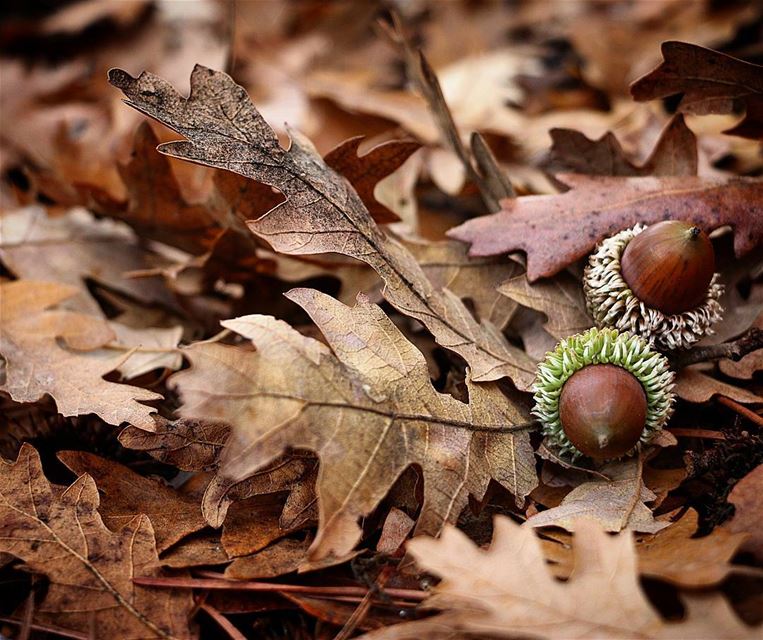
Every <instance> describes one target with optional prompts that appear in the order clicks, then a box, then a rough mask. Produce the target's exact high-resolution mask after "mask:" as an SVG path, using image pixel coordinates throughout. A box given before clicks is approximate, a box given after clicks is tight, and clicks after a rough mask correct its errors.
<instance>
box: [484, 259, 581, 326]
mask: <svg viewBox="0 0 763 640" xmlns="http://www.w3.org/2000/svg"><path fill="white" fill-rule="evenodd" d="M498 293H500V294H502V295H504V296H506V297H508V298H510V299H511V300H513V301H515V302H517V303H519V304H521V305H522V306H523V307H529V308H530V309H535V310H536V311H540V312H541V313H543V314H544V315H545V316H546V318H548V320H547V321H546V323H545V324H544V325H543V326H544V328H545V330H546V331H548V332H549V333H550V334H551V335H552V336H554V337H555V338H557V339H559V340H561V339H562V338H567V337H569V336H571V335H574V334H576V333H581V332H582V331H585V330H586V329H588V328H590V327H591V326H593V324H594V322H593V320H592V319H591V317H590V316H589V315H588V312H587V311H586V303H585V297H584V296H583V287H582V286H581V284H580V281H579V280H576V279H575V278H574V277H572V276H571V275H570V274H568V273H560V274H558V275H556V276H554V277H553V278H549V279H548V280H542V281H541V282H536V283H535V284H530V283H529V282H528V281H527V277H526V276H525V275H524V274H523V275H520V276H516V277H514V278H511V279H510V280H507V281H506V282H504V283H503V284H501V285H500V286H499V287H498Z"/></svg>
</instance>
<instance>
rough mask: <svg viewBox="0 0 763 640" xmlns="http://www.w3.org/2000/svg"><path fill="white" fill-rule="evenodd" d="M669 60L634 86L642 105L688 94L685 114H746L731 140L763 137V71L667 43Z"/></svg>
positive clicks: (664, 50) (731, 131)
mask: <svg viewBox="0 0 763 640" xmlns="http://www.w3.org/2000/svg"><path fill="white" fill-rule="evenodd" d="M662 57H663V58H664V60H663V61H662V62H661V63H660V64H659V66H658V67H656V68H655V69H653V70H652V71H650V72H649V73H647V74H646V75H645V76H643V77H641V78H639V79H638V80H636V81H635V82H634V83H633V84H632V85H631V95H632V96H633V97H634V98H635V99H636V100H639V101H644V100H654V99H655V98H664V97H666V96H672V95H675V94H683V96H682V98H681V102H680V103H679V105H678V109H679V110H680V111H683V112H684V113H696V114H700V115H704V114H708V113H734V112H735V111H736V107H737V106H738V105H739V104H740V103H741V104H742V105H744V107H745V110H746V113H745V116H744V118H743V119H742V120H740V121H739V122H738V123H737V124H736V125H735V126H734V127H732V128H731V129H728V130H726V131H724V133H728V134H731V135H736V136H741V137H743V138H752V139H753V140H757V139H759V138H761V136H763V67H762V66H760V65H757V64H752V63H750V62H745V61H744V60H739V59H738V58H733V57H732V56H728V55H726V54H725V53H720V52H719V51H713V50H712V49H706V48H705V47H700V46H697V45H696V44H690V43H688V42H677V41H668V42H663V43H662Z"/></svg>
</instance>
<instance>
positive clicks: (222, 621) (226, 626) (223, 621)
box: [199, 603, 246, 640]
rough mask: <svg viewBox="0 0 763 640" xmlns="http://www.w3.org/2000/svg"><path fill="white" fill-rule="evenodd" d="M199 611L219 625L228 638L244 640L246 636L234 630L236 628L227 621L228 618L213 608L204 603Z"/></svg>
mask: <svg viewBox="0 0 763 640" xmlns="http://www.w3.org/2000/svg"><path fill="white" fill-rule="evenodd" d="M199 609H201V610H202V611H204V612H205V613H206V614H208V615H209V617H210V618H212V620H214V621H215V622H216V623H217V624H218V625H220V627H221V628H222V630H223V631H225V633H227V634H228V636H229V637H230V638H232V639H233V640H246V636H245V635H244V634H243V633H241V632H240V631H239V630H238V629H237V628H236V626H235V625H234V624H233V623H232V622H231V621H230V620H228V618H226V617H225V616H224V615H223V614H222V613H220V612H219V611H218V610H217V609H215V608H214V607H213V606H211V605H208V604H206V603H204V604H202V605H201V606H200V607H199Z"/></svg>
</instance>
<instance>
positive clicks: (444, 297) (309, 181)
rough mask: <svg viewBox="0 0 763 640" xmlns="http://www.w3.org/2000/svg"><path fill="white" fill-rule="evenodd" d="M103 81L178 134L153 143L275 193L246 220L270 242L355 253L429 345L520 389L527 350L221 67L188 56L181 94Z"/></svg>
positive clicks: (159, 86)
mask: <svg viewBox="0 0 763 640" xmlns="http://www.w3.org/2000/svg"><path fill="white" fill-rule="evenodd" d="M109 80H110V82H111V83H112V84H113V85H114V86H116V87H118V88H120V89H121V90H122V91H123V92H124V94H125V95H126V96H127V98H128V99H127V100H126V102H127V104H129V105H130V106H132V107H134V108H135V109H138V110H139V111H142V112H143V113H145V114H147V115H149V116H151V117H152V118H155V119H157V120H158V121H159V122H161V123H162V124H165V125H166V126H168V127H170V128H171V129H174V130H175V131H177V132H178V133H181V134H182V135H184V136H185V137H186V138H188V140H184V141H178V142H170V143H167V144H163V145H161V146H160V147H159V150H160V151H161V152H163V153H166V154H168V155H171V156H174V157H177V158H182V159H185V160H190V161H193V162H198V163H200V164H205V165H209V166H213V167H218V168H221V169H227V170H228V171H234V172H236V173H239V174H241V175H243V176H246V177H248V178H252V179H254V180H257V181H259V182H264V183H266V184H269V185H271V186H273V187H275V188H277V189H278V190H279V191H281V192H282V193H283V194H284V196H285V197H286V201H285V202H284V203H282V204H280V205H279V206H277V207H275V208H274V209H272V210H271V211H269V212H268V213H267V214H265V215H264V216H262V217H260V218H258V219H257V220H250V221H249V222H248V224H249V228H250V229H251V230H252V232H254V233H255V234H256V235H257V236H259V237H261V238H263V239H265V240H266V241H267V242H269V243H270V245H271V246H272V247H273V248H274V249H275V250H276V251H278V252H281V253H287V254H296V255H300V254H318V253H332V252H333V253H340V254H342V255H346V256H350V257H352V258H356V259H358V260H362V261H363V262H365V263H366V264H368V265H369V266H371V267H372V268H373V269H374V270H375V271H376V272H377V273H378V274H379V276H380V277H381V278H382V280H383V281H384V283H385V287H384V296H385V298H386V299H387V301H388V302H390V303H391V304H392V305H393V306H394V307H395V308H397V309H398V310H399V311H401V312H402V313H405V314H407V315H409V316H411V317H413V318H416V319H417V320H419V321H420V322H422V323H423V324H424V326H426V327H427V328H428V329H429V330H430V331H431V333H432V334H433V335H434V337H435V339H436V340H437V342H438V344H440V345H441V346H443V347H445V348H447V349H451V350H452V351H455V352H456V353H458V354H459V355H460V356H462V357H463V358H464V359H465V360H466V361H467V363H468V364H469V366H470V368H471V371H472V377H473V379H474V380H475V381H479V382H486V381H491V380H497V379H499V378H502V377H509V378H511V380H512V381H513V382H514V383H515V384H516V385H517V386H518V387H519V388H521V389H523V390H527V389H529V387H530V385H531V384H532V381H533V378H534V374H535V367H534V363H533V362H532V360H531V359H530V358H529V357H528V356H527V354H525V353H524V352H523V351H522V350H521V349H518V348H517V347H514V346H512V345H511V344H509V342H508V341H507V340H506V339H505V337H504V336H503V335H502V334H501V333H500V332H499V331H498V330H497V329H496V328H495V327H494V326H493V325H492V324H490V323H489V322H486V321H483V322H481V323H478V322H477V321H476V320H475V319H474V317H473V316H472V315H471V313H470V312H469V310H468V309H467V307H466V306H465V305H464V303H463V302H462V301H461V300H460V299H459V298H458V297H457V296H456V295H455V294H453V293H452V292H450V291H448V290H447V289H438V288H436V287H435V286H434V285H433V284H432V283H431V282H430V281H429V279H428V278H427V276H426V274H425V273H424V271H423V269H422V268H421V266H420V265H419V264H418V263H417V262H416V259H415V258H414V257H413V256H412V255H411V253H410V252H409V251H407V250H406V249H405V247H403V246H402V245H401V244H400V243H399V242H398V241H396V240H395V239H394V238H391V237H389V236H388V235H386V234H384V233H383V232H382V231H381V230H380V229H379V227H378V226H377V224H376V223H375V222H374V220H373V218H372V217H371V215H370V214H369V212H368V209H367V208H366V206H365V205H364V204H363V202H362V200H361V199H360V197H359V196H358V194H357V193H356V192H355V191H354V189H353V188H352V186H351V185H350V183H349V182H348V181H347V180H346V179H345V178H343V177H342V176H340V175H339V174H337V173H336V172H335V171H333V170H332V169H330V168H329V167H328V166H327V165H326V163H325V162H324V161H323V159H322V158H321V157H320V155H318V153H317V152H316V151H315V149H314V148H313V147H312V145H311V144H310V143H309V141H307V140H305V139H303V138H302V137H300V136H299V135H297V134H296V133H294V132H291V137H292V144H291V147H290V148H289V150H285V149H283V148H282V147H281V146H280V145H279V143H278V138H277V137H276V135H275V132H274V131H273V129H272V128H271V127H270V125H268V124H267V123H266V122H265V120H264V119H263V118H262V116H261V115H260V113H259V112H258V111H257V109H256V108H255V107H254V105H253V104H252V102H251V100H250V99H249V97H248V95H247V94H246V91H245V90H244V88H243V87H241V86H239V85H237V84H236V83H235V82H234V81H233V80H232V79H231V78H230V76H228V75H227V74H225V73H222V72H219V71H213V70H212V69H207V68H206V67H202V66H198V65H197V66H196V67H195V69H194V71H193V74H192V76H191V95H190V96H189V97H188V98H187V99H186V98H183V97H182V96H181V95H180V94H179V93H178V92H177V91H176V90H175V89H174V88H173V87H172V86H171V85H170V84H169V83H168V82H166V81H164V80H162V79H161V78H158V77H157V76H154V75H152V74H150V73H147V72H144V73H142V74H141V75H140V77H139V78H133V77H132V76H130V75H129V74H128V73H126V72H125V71H122V70H121V69H112V70H111V71H110V73H109Z"/></svg>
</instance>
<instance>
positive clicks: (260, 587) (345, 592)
mask: <svg viewBox="0 0 763 640" xmlns="http://www.w3.org/2000/svg"><path fill="white" fill-rule="evenodd" d="M132 581H133V583H134V584H139V585H141V586H144V587H174V588H178V589H226V590H231V591H265V592H268V591H281V592H284V593H304V594H307V595H314V596H318V595H337V596H361V597H363V596H365V595H366V593H368V589H366V588H365V587H311V586H307V585H301V584H283V583H277V582H254V581H250V580H223V579H219V578H153V577H143V578H141V577H138V578H133V579H132ZM384 593H385V594H387V595H389V596H391V597H393V598H402V599H405V600H414V601H417V602H421V601H422V600H425V599H426V598H427V597H429V595H430V594H429V593H428V592H426V591H419V590H417V589H385V590H384Z"/></svg>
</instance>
